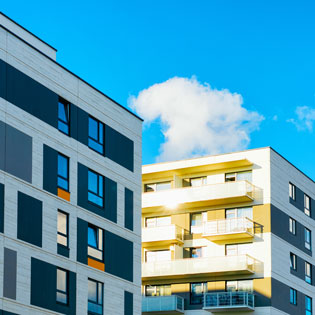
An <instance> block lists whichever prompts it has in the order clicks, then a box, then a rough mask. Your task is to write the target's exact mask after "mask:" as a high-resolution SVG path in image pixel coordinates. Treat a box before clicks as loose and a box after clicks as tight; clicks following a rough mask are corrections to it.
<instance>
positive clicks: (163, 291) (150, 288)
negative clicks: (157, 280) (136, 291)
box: [145, 284, 172, 296]
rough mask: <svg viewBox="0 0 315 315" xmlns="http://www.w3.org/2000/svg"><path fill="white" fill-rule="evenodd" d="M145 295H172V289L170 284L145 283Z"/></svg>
mask: <svg viewBox="0 0 315 315" xmlns="http://www.w3.org/2000/svg"><path fill="white" fill-rule="evenodd" d="M145 295H146V296H168V295H172V289H171V285H170V284H165V285H163V284H162V285H146V286H145Z"/></svg>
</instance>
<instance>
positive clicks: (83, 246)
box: [77, 218, 88, 264]
mask: <svg viewBox="0 0 315 315" xmlns="http://www.w3.org/2000/svg"><path fill="white" fill-rule="evenodd" d="M87 247H88V223H87V222H86V221H84V220H82V219H80V218H78V219H77V261H79V262H81V263H83V264H87V257H88V252H87Z"/></svg>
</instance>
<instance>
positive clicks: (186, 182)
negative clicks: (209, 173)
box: [183, 176, 207, 187]
mask: <svg viewBox="0 0 315 315" xmlns="http://www.w3.org/2000/svg"><path fill="white" fill-rule="evenodd" d="M203 185H207V177H206V176H203V177H194V178H185V179H183V186H184V187H187V186H188V187H189V186H191V187H200V186H203Z"/></svg>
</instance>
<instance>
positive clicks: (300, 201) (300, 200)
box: [289, 186, 304, 211]
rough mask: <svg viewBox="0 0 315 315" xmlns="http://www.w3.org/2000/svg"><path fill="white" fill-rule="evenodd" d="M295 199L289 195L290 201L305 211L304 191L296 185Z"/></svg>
mask: <svg viewBox="0 0 315 315" xmlns="http://www.w3.org/2000/svg"><path fill="white" fill-rule="evenodd" d="M295 187H296V189H295V200H293V199H292V198H290V197H289V201H290V203H291V204H292V205H293V206H295V207H296V208H298V209H299V210H301V211H304V192H303V191H302V190H301V189H300V188H299V187H297V186H295Z"/></svg>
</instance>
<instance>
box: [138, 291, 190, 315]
mask: <svg viewBox="0 0 315 315" xmlns="http://www.w3.org/2000/svg"><path fill="white" fill-rule="evenodd" d="M159 312H163V314H164V313H165V312H167V314H183V313H184V299H183V298H182V297H180V296H177V295H169V296H145V297H143V298H142V313H143V314H150V313H151V314H152V313H159Z"/></svg>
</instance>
